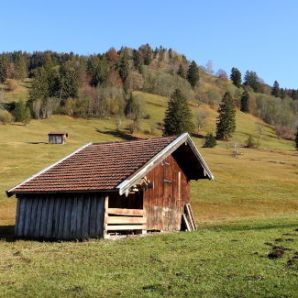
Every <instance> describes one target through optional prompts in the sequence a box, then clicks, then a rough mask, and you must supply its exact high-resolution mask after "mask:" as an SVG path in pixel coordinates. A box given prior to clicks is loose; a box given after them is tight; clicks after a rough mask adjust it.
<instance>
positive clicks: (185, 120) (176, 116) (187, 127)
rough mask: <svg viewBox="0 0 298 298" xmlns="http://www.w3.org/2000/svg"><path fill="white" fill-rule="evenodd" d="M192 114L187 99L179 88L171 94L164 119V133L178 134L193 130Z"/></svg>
mask: <svg viewBox="0 0 298 298" xmlns="http://www.w3.org/2000/svg"><path fill="white" fill-rule="evenodd" d="M191 118H192V114H191V110H190V108H189V106H188V103H187V99H186V98H185V97H184V96H183V95H182V93H181V91H180V90H179V89H176V90H175V91H174V93H173V95H172V96H171V98H170V100H169V103H168V108H167V110H166V114H165V119H164V131H163V134H164V135H166V136H167V135H179V134H181V133H183V132H187V131H188V132H190V131H192V130H193V123H192V121H191Z"/></svg>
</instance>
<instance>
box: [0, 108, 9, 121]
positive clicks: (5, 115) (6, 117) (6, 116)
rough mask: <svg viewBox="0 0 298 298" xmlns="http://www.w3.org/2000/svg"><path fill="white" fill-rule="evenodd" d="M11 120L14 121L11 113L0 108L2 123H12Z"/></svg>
mask: <svg viewBox="0 0 298 298" xmlns="http://www.w3.org/2000/svg"><path fill="white" fill-rule="evenodd" d="M11 121H12V116H11V114H10V113H9V112H8V111H6V110H2V109H0V123H2V124H7V123H10V122H11Z"/></svg>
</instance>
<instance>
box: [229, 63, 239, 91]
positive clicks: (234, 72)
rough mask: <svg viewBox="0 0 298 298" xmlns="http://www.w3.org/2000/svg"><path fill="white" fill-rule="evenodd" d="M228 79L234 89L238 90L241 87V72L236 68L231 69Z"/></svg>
mask: <svg viewBox="0 0 298 298" xmlns="http://www.w3.org/2000/svg"><path fill="white" fill-rule="evenodd" d="M230 79H231V81H232V82H233V84H234V85H235V86H236V87H238V88H239V87H240V86H241V82H242V79H241V72H240V70H239V69H238V68H236V67H233V68H232V70H231V75H230Z"/></svg>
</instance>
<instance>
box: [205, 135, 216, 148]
mask: <svg viewBox="0 0 298 298" xmlns="http://www.w3.org/2000/svg"><path fill="white" fill-rule="evenodd" d="M216 145H217V142H216V138H215V136H214V135H213V133H208V134H207V136H206V139H205V143H204V146H203V147H204V148H213V147H215V146H216Z"/></svg>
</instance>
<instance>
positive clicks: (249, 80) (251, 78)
mask: <svg viewBox="0 0 298 298" xmlns="http://www.w3.org/2000/svg"><path fill="white" fill-rule="evenodd" d="M244 85H246V86H249V87H251V88H252V89H253V90H254V91H255V92H260V91H261V90H260V87H261V86H260V79H259V77H258V75H257V73H256V72H255V71H249V70H248V71H247V72H246V73H245V77H244Z"/></svg>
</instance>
